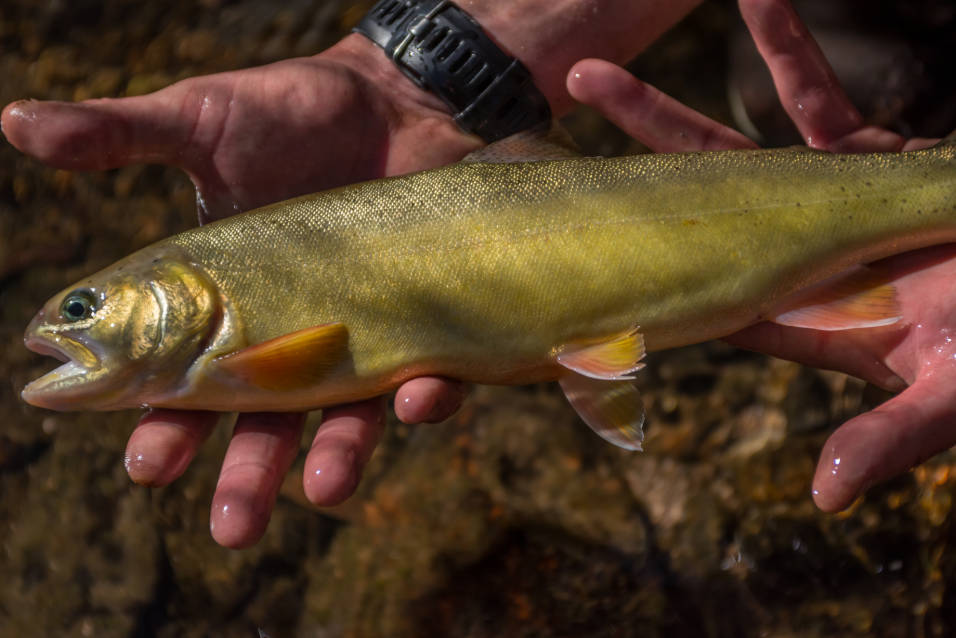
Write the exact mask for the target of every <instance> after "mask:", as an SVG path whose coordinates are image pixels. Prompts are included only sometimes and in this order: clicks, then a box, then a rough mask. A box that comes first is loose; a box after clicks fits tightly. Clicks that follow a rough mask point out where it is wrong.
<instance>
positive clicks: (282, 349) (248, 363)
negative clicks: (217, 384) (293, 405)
mask: <svg viewBox="0 0 956 638" xmlns="http://www.w3.org/2000/svg"><path fill="white" fill-rule="evenodd" d="M347 354H348V330H346V328H345V325H344V324H341V323H329V324H324V325H321V326H313V327H311V328H306V329H304V330H298V331H296V332H293V333H290V334H287V335H283V336H281V337H276V338H275V339H270V340H268V341H263V342H262V343H257V344H256V345H253V346H249V347H248V348H244V349H242V350H238V351H236V352H232V353H229V354H226V355H223V356H221V357H218V358H216V359H215V360H214V362H213V363H214V365H215V366H216V367H217V368H218V369H220V370H222V371H223V372H225V373H227V374H230V375H232V376H234V377H237V378H239V379H241V380H243V381H245V382H246V383H249V384H251V385H254V386H257V387H260V388H264V389H266V390H290V389H295V388H301V387H306V386H309V385H314V384H315V383H318V382H319V381H320V380H321V379H322V377H324V376H325V375H326V374H327V373H328V372H329V370H331V369H332V368H333V367H334V366H336V365H337V364H338V363H340V362H341V361H342V360H343V359H344V358H345V356H346V355H347Z"/></svg>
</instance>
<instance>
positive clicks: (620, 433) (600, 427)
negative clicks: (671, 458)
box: [558, 372, 644, 450]
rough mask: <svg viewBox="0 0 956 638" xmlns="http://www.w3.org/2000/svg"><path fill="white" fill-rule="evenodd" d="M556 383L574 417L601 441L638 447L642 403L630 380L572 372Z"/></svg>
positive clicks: (631, 448) (629, 447) (627, 448)
mask: <svg viewBox="0 0 956 638" xmlns="http://www.w3.org/2000/svg"><path fill="white" fill-rule="evenodd" d="M558 383H560V384H561V389H562V390H564V395H565V396H566V397H567V398H568V401H569V402H570V403H571V405H572V407H574V409H575V411H576V412H577V413H578V416H580V417H581V419H582V420H583V421H584V422H585V423H587V424H588V426H589V427H590V428H591V429H592V430H594V431H595V432H597V433H598V434H599V435H600V436H601V437H602V438H603V439H604V440H606V441H609V442H611V443H613V444H614V445H617V446H619V447H622V448H624V449H626V450H640V449H642V448H641V442H642V441H643V440H644V429H643V427H644V402H643V401H642V400H641V394H640V392H639V391H638V389H637V387H636V386H634V384H633V383H631V382H630V381H626V380H618V381H605V380H600V379H594V378H592V377H586V376H584V375H581V374H576V373H574V372H568V373H566V374H565V375H563V376H562V377H561V378H560V379H559V380H558Z"/></svg>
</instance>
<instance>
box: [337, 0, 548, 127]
mask: <svg viewBox="0 0 956 638" xmlns="http://www.w3.org/2000/svg"><path fill="white" fill-rule="evenodd" d="M353 31H355V32H356V33H361V34H362V35H364V36H365V37H367V38H368V39H370V40H371V41H372V42H374V43H375V44H377V45H378V46H380V47H382V48H383V49H384V50H385V54H386V55H387V56H388V57H389V58H391V59H392V61H393V62H395V64H396V65H398V68H399V69H401V71H402V72H403V73H404V74H405V75H406V76H408V78H409V79H411V81H412V82H414V83H415V84H416V85H418V86H419V87H421V88H423V89H426V90H429V91H431V92H433V93H435V94H436V95H437V96H438V97H439V98H441V99H442V100H443V101H444V102H445V103H446V104H447V105H448V106H449V107H451V109H452V110H453V111H454V112H455V122H456V123H457V124H458V126H460V127H461V128H462V129H464V130H465V131H468V132H469V133H474V134H476V135H478V136H479V137H481V138H483V139H484V140H485V141H486V142H494V141H495V140H499V139H501V138H503V137H507V136H509V135H512V134H514V133H517V132H519V131H523V130H525V129H528V128H532V127H533V126H536V125H538V124H542V123H547V122H549V121H550V120H551V109H550V107H549V106H548V101H547V100H546V99H545V98H544V95H542V94H541V91H539V90H538V88H537V87H536V86H535V85H534V82H533V81H532V79H531V73H530V72H529V71H528V69H526V68H525V66H524V65H523V64H521V62H519V61H518V60H516V59H515V58H511V57H509V56H508V55H507V54H505V53H504V52H503V51H502V50H501V49H499V48H498V47H497V46H496V45H495V43H494V42H492V41H491V40H490V39H489V38H488V36H487V35H485V32H484V31H482V29H481V26H480V25H479V24H478V23H477V22H475V20H474V19H473V18H472V17H471V16H469V15H468V14H467V13H465V12H464V11H462V10H461V9H460V8H458V7H457V6H455V5H454V4H452V3H451V2H448V1H447V0H379V1H378V2H376V3H375V5H374V6H373V7H372V9H371V10H370V11H369V12H368V13H367V14H366V15H365V17H363V18H362V20H361V21H360V22H359V23H358V25H356V27H355V28H354V29H353Z"/></svg>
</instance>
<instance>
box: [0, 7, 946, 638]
mask: <svg viewBox="0 0 956 638" xmlns="http://www.w3.org/2000/svg"><path fill="white" fill-rule="evenodd" d="M795 4H796V6H797V7H798V10H799V11H800V12H801V14H802V15H803V16H804V17H805V18H807V19H808V21H809V22H810V25H811V28H812V30H813V31H814V33H815V35H817V36H818V38H819V39H820V40H821V43H822V45H823V47H824V49H825V51H826V52H827V53H828V55H829V56H830V58H831V61H832V62H833V63H834V65H835V67H836V69H837V71H838V73H839V74H840V75H841V79H842V80H843V81H844V83H845V84H846V85H847V86H848V87H849V88H850V91H851V93H852V97H853V99H854V100H855V101H856V103H857V105H858V106H860V107H861V108H862V109H863V110H864V112H865V113H866V115H867V118H868V119H869V120H870V122H871V123H875V124H879V125H883V126H888V127H891V128H893V129H895V130H897V131H898V132H900V133H903V134H904V135H923V136H930V135H937V136H938V135H941V134H944V133H946V132H948V131H949V130H952V129H953V128H956V99H954V89H953V82H952V73H951V69H952V66H951V56H952V43H953V34H954V32H956V30H954V27H956V7H954V5H953V3H952V2H951V1H948V0H945V1H944V0H924V1H921V2H907V3H897V2H888V1H887V2H882V1H881V2H874V1H865V2H864V1H863V0H845V1H824V0H820V1H809V0H808V1H803V2H799V1H798V2H795ZM370 5H371V2H347V1H345V0H325V1H321V0H288V1H286V2H281V3H263V2H256V1H254V0H236V1H228V0H202V1H196V2H169V1H166V0H152V1H150V2H134V1H132V0H103V1H99V0H97V1H93V0H73V1H70V2H66V1H64V0H50V1H47V2H36V1H35V0H4V2H3V4H2V5H0V77H2V78H3V80H2V82H0V103H4V104H5V103H7V102H10V101H12V100H15V99H19V98H24V97H32V98H38V99H61V100H81V99H86V98H90V97H104V96H122V95H137V94H142V93H146V92H149V91H153V90H156V89H159V88H161V87H163V86H166V85H168V84H170V83H172V82H175V81H176V80H179V79H182V78H186V77H190V76H194V75H199V74H205V73H212V72H216V71H224V70H229V69H235V68H241V67H246V66H251V65H257V64H264V63H267V62H270V61H273V60H277V59H282V58H286V57H292V56H300V55H311V54H314V53H316V52H318V51H320V50H322V49H323V48H325V47H326V46H328V45H329V44H331V43H333V42H334V41H336V40H337V39H338V38H340V37H341V36H342V35H343V34H345V33H347V32H348V30H349V29H350V28H351V26H352V25H354V24H355V23H356V22H357V21H358V19H359V17H360V16H361V15H362V14H363V13H364V11H365V10H366V9H367V8H368V7H369V6H370ZM632 70H633V71H634V72H635V73H636V74H637V75H638V76H639V77H641V78H642V79H644V80H646V81H648V82H651V83H652V84H655V85H656V86H658V87H659V88H661V89H662V90H664V91H666V92H668V93H670V94H671V95H674V96H675V97H678V98H679V99H681V100H683V101H685V102H686V103H688V104H690V105H691V106H693V107H695V108H697V109H700V110H702V111H703V112H705V113H707V114H708V115H710V116H712V117H715V118H716V119H718V120H721V121H723V122H726V123H729V124H732V125H734V126H737V127H738V128H740V129H741V130H743V131H744V132H746V133H747V134H748V135H751V136H752V137H754V138H755V139H759V140H760V141H761V142H762V143H764V144H766V145H769V146H778V145H786V144H793V143H799V141H800V140H799V136H797V135H796V133H795V132H794V130H793V129H792V127H791V126H790V125H789V124H788V123H787V121H786V119H785V117H784V116H783V115H782V111H781V110H779V107H778V106H777V105H776V104H775V102H776V100H775V99H774V97H773V91H772V87H770V85H769V77H768V75H767V74H766V71H765V70H764V69H763V67H762V64H761V63H760V61H759V58H758V57H756V54H755V52H754V51H753V48H752V45H750V44H749V38H748V37H747V36H746V32H745V31H744V30H743V29H742V25H741V21H740V18H739V16H738V14H737V10H736V7H735V6H734V4H733V3H732V2H718V1H715V2H706V3H705V4H704V5H703V6H701V7H700V8H699V9H698V10H697V11H696V12H695V13H694V14H692V15H691V16H690V17H689V18H688V19H687V20H686V21H685V22H684V23H682V24H681V25H680V26H679V27H678V28H677V29H675V30H674V31H672V32H671V33H669V34H668V35H667V36H666V37H665V38H663V39H662V40H661V41H659V42H658V43H656V44H655V45H654V46H653V47H652V48H651V49H649V50H648V51H647V52H646V53H645V54H643V55H642V56H640V58H639V59H638V60H636V61H635V63H634V64H633V65H632ZM567 124H568V126H569V128H571V130H572V132H573V134H574V135H575V136H576V137H577V138H578V139H579V140H580V141H581V142H582V145H583V146H584V148H585V150H586V151H587V152H589V153H600V154H606V155H610V154H619V153H630V152H639V151H640V150H641V149H640V147H639V146H638V145H636V144H634V143H632V142H629V141H628V140H627V139H626V138H625V137H624V136H622V135H621V134H620V133H619V132H618V131H616V130H615V129H614V128H613V127H612V126H610V125H609V124H607V123H605V122H603V121H602V120H601V119H600V118H599V117H597V116H596V115H595V114H594V113H593V112H590V111H586V110H581V111H578V112H576V113H575V114H573V115H572V116H570V117H569V118H568V120H567ZM194 223H195V200H194V193H193V189H192V186H191V184H190V183H189V181H188V179H187V178H186V177H185V176H184V175H183V174H181V173H179V172H177V171H175V170H171V169H165V168H161V167H155V166H136V167H129V168H123V169H119V170H114V171H107V172H102V173H82V174H81V173H71V172H67V171H60V170H53V169H49V168H46V167H44V166H42V165H40V164H39V163H38V162H36V161H33V160H31V159H29V158H27V157H25V156H22V155H21V154H19V153H18V152H17V151H16V150H14V149H13V148H12V147H11V146H9V145H7V144H4V145H2V146H0V574H2V575H3V577H2V578H0V635H2V636H94V637H96V638H112V637H114V636H117V637H120V636H124V637H125V636H162V637H173V636H175V637H192V636H237V637H239V636H242V637H253V638H255V637H257V636H258V631H257V630H258V629H262V630H263V631H265V632H267V633H268V634H269V635H270V636H272V638H282V637H286V636H318V637H326V636H329V637H331V636H475V637H485V636H488V637H491V636H641V637H650V638H653V637H654V636H668V638H676V637H683V636H687V637H692V636H693V637H698V636H712V637H728V638H729V637H750V636H753V637H757V636H779V637H795V638H796V637H816V636H841V637H854V636H888V637H889V636H894V637H895V636H920V637H922V636H950V635H953V634H954V632H956V558H954V557H956V535H954V531H956V530H954V526H953V523H952V521H951V509H952V506H953V497H954V495H956V473H953V472H952V469H953V467H954V465H953V464H954V461H956V458H954V456H953V455H952V453H947V454H943V455H941V456H939V457H937V458H935V459H933V460H931V461H929V462H928V463H926V464H925V465H923V466H922V467H920V468H917V469H916V470H915V471H913V472H911V473H909V474H907V475H904V476H902V477H900V478H898V479H896V480H894V481H891V482H890V483H888V484H885V485H882V486H879V487H876V488H874V489H872V490H871V491H870V492H869V493H868V495H867V496H866V497H865V498H863V499H861V500H860V501H858V502H857V503H856V504H854V506H853V507H852V508H851V509H850V510H849V511H847V512H845V513H841V514H838V515H825V514H821V513H820V512H818V511H817V510H816V509H815V508H814V506H813V504H812V502H811V499H810V495H809V486H810V480H811V477H812V474H813V469H814V465H815V462H816V457H817V454H818V451H819V449H820V446H821V445H822V443H823V441H824V440H825V438H826V435H827V433H828V432H829V431H830V430H831V429H832V428H833V427H835V426H836V425H838V424H839V423H841V422H842V421H844V420H846V419H847V418H849V417H851V416H853V415H854V414H856V413H858V412H859V411H861V410H863V409H865V408H866V406H867V405H873V404H875V403H876V402H878V401H880V400H882V399H884V398H885V397H883V396H880V394H879V393H877V392H873V391H870V390H869V389H867V388H865V387H864V386H863V384H862V383H861V382H859V381H856V380H854V379H850V378H847V377H845V376H844V375H841V374H837V373H830V372H822V371H817V370H810V369H805V368H802V367H800V366H798V365H796V364H791V363H788V362H784V361H779V360H772V359H768V358H766V357H763V356H760V355H756V354H752V353H747V352H743V351H739V350H736V349H734V348H731V347H730V346H727V345H725V344H722V343H717V342H714V343H707V344H703V345H701V346H695V347H691V348H684V349H680V350H674V351H669V352H664V353H655V354H654V355H652V356H650V357H649V362H648V363H649V365H648V367H647V369H646V370H644V371H643V372H642V374H641V375H640V378H639V384H640V386H641V388H642V390H643V392H644V397H645V402H646V404H647V408H648V426H647V439H646V441H645V448H646V449H647V452H645V453H643V454H631V453H627V452H623V451H621V450H618V449H616V448H613V447H611V446H609V445H607V444H605V443H604V442H603V441H601V440H600V439H598V438H597V437H595V436H594V435H593V434H591V432H590V431H589V430H588V429H587V428H586V427H584V426H583V425H582V424H580V423H578V422H577V419H576V417H575V415H574V414H573V412H572V411H571V410H570V408H569V407H568V406H567V405H566V404H565V401H564V399H563V397H562V396H561V395H560V393H559V392H558V391H557V390H556V388H554V387H552V386H550V385H540V386H529V387H523V388H489V387H479V388H475V390H474V391H473V392H472V394H471V396H470V398H469V399H468V400H467V402H466V404H465V406H464V408H463V409H462V410H461V411H460V412H459V414H458V415H456V416H455V417H454V418H453V419H451V420H450V421H449V422H447V423H444V424H441V425H436V426H422V427H414V428H410V427H406V426H402V425H399V424H395V423H393V424H392V426H391V427H389V429H388V431H387V434H386V440H385V442H384V443H383V445H382V446H381V448H380V450H379V451H378V452H377V454H376V456H375V458H374V459H373V462H372V463H371V465H370V467H369V469H368V471H367V473H366V476H365V479H364V481H363V484H362V486H361V488H360V490H359V493H358V494H357V495H356V496H355V497H354V498H353V499H352V500H350V501H349V502H348V503H347V504H346V505H345V506H342V507H340V508H337V509H335V510H334V511H327V512H317V511H315V510H313V509H310V508H309V507H308V506H307V505H306V504H305V503H304V502H303V498H302V496H301V492H300V489H299V488H298V487H297V486H298V485H299V484H300V480H301V477H300V475H299V474H297V473H296V472H294V473H293V475H292V476H291V477H290V478H289V480H287V482H286V485H285V487H284V489H283V495H282V497H280V499H279V503H278V505H277V507H276V512H275V515H274V516H273V520H272V523H271V525H270V526H269V529H268V532H267V533H266V536H265V538H264V539H263V540H262V541H261V542H260V543H259V544H258V545H256V546H255V547H254V548H252V549H248V550H243V551H239V552H237V551H231V550H226V549H223V548H221V547H219V546H217V545H216V544H215V543H214V542H213V541H212V539H211V538H210V536H209V531H208V520H209V511H208V509H209V504H210V500H211V495H212V489H213V487H214V485H215V481H216V477H217V474H218V468H219V462H220V460H221V458H222V454H223V450H224V446H225V442H226V441H227V440H228V435H229V427H228V424H223V425H222V427H220V428H218V430H217V432H216V434H214V436H213V439H212V440H211V441H210V442H209V444H207V445H206V446H205V447H204V448H203V451H202V452H201V454H200V456H199V458H197V460H196V462H195V463H194V464H193V465H192V467H191V468H190V469H189V470H188V471H187V472H186V474H185V476H183V477H182V478H181V479H180V480H179V481H177V482H176V483H174V484H173V485H172V486H170V487H167V488H163V489H154V490H150V489H146V488H142V487H139V486H136V485H133V484H131V483H130V481H129V479H128V478H127V476H126V472H125V470H124V468H123V451H124V447H125V441H126V437H127V436H128V434H129V432H130V431H131V429H132V427H133V424H134V423H135V421H136V417H137V415H136V414H135V413H82V414H81V413H76V414H74V413H62V414H61V413H53V412H47V411H43V410H38V409H34V408H31V407H29V406H27V405H25V404H23V403H22V402H21V401H20V400H19V391H20V389H21V388H22V386H23V385H24V384H25V383H26V382H27V381H28V380H30V379H33V378H35V377H36V376H38V375H39V374H41V373H43V372H45V371H46V370H48V369H49V368H50V362H49V359H44V358H42V357H40V356H38V355H34V354H32V353H30V352H28V351H27V350H26V349H25V348H24V347H23V345H22V332H23V329H24V327H25V326H26V324H27V323H28V321H29V319H30V317H31V316H32V314H33V313H34V312H35V311H36V309H37V308H39V306H40V304H41V303H42V302H43V301H44V300H45V299H46V298H47V297H48V296H49V295H50V294H52V293H53V292H55V291H57V290H59V289H61V288H63V287H64V286H66V285H69V284H70V283H72V282H73V281H75V280H77V279H79V278H80V277H81V276H83V275H85V274H87V273H89V272H92V271H94V270H97V269H99V268H101V267H103V266H105V265H107V264H109V263H111V262H112V261H114V260H116V259H117V258H119V257H122V256H124V255H126V254H128V253H130V252H132V251H133V250H135V249H137V248H139V247H141V246H143V245H146V244H148V243H151V242H153V241H156V240H158V239H160V238H162V237H165V236H167V235H169V234H171V233H174V232H177V231H179V230H182V229H185V228H187V227H189V226H191V225H193V224H194ZM314 428H315V423H314V422H312V423H311V425H310V428H309V432H308V433H307V435H306V438H305V439H304V440H306V441H307V440H309V437H310V435H311V432H312V431H314Z"/></svg>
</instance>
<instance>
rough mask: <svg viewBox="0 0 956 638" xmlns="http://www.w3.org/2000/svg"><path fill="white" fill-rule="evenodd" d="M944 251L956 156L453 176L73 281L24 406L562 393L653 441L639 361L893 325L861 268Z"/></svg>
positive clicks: (252, 225)
mask: <svg viewBox="0 0 956 638" xmlns="http://www.w3.org/2000/svg"><path fill="white" fill-rule="evenodd" d="M953 240H956V146H954V144H953V142H952V141H951V140H949V141H946V142H944V143H941V144H940V145H937V146H936V147H933V148H931V149H926V150H921V151H914V152H907V153H882V154H868V155H834V154H828V153H820V152H812V151H806V150H804V151H795V150H787V149H782V150H763V151H726V152H706V153H687V154H671V155H641V156H636V157H624V158H611V159H599V158H590V159H588V158H573V159H562V160H552V161H539V162H524V163H513V164H506V163H461V164H457V165H454V166H450V167H446V168H441V169H437V170H432V171H426V172H422V173H417V174H413V175H407V176H402V177H395V178H389V179H382V180H377V181H372V182H367V183H363V184H357V185H352V186H346V187H344V188H338V189H335V190H331V191H326V192H323V193H318V194H314V195H308V196H305V197H299V198H297V199H292V200H289V201H285V202H281V203H278V204H273V205H270V206H266V207H264V208H261V209H258V210H256V211H252V212H249V213H245V214H241V215H237V216H235V217H231V218H229V219H226V220H223V221H220V222H217V223H214V224H209V225H207V226H203V227H201V228H196V229H193V230H189V231H187V232H184V233H182V234H180V235H176V236H173V237H170V238H168V239H166V240H163V241H161V242H159V243H156V244H154V245H152V246H149V247H147V248H145V249H143V250H141V251H139V252H137V253H135V254H133V255H131V256H129V257H127V258H126V259H123V260H122V261H120V262H118V263H116V264H114V265H113V266H110V267H109V268H106V269H105V270H103V271H101V272H99V273H97V274H94V275H92V276H90V277H88V278H86V279H84V280H82V281H80V282H79V283H77V284H76V285H74V286H71V287H70V288H69V289H67V290H65V291H63V292H61V293H60V294H58V295H56V296H55V297H53V298H52V299H51V300H50V301H49V302H48V303H47V304H46V305H45V306H44V308H43V309H42V310H41V311H40V312H39V314H38V315H37V316H36V317H35V318H34V320H33V321H32V323H31V324H30V326H29V328H28V330H27V336H26V345H27V347H29V348H31V349H33V350H35V351H37V352H41V353H46V354H51V355H53V356H57V357H59V358H61V359H66V360H67V362H66V363H65V364H64V365H62V366H60V367H59V368H57V369H56V370H54V371H52V372H50V373H49V374H46V375H45V376H43V377H41V378H40V379H38V380H36V381H34V382H33V383H31V384H29V385H28V386H27V387H26V388H25V389H24V391H23V398H24V399H25V400H26V401H28V402H29V403H32V404H34V405H38V406H42V407H47V408H52V409H58V410H76V409H96V410H111V409H120V408H129V407H137V406H141V405H149V406H158V407H169V408H190V409H206V410H223V411H262V410H266V411H290V410H303V409H311V408H318V407H323V406H328V405H333V404H338V403H342V402H348V401H354V400H358V399H363V398H367V397H371V396H375V395H378V394H381V393H384V392H387V391H389V390H392V389H394V388H395V387H397V386H398V385H399V384H401V383H402V382H403V381H405V380H407V379H410V378H412V377H415V376H420V375H426V374H427V375H442V376H447V377H454V378H458V379H463V380H466V381H471V382H476V383H490V384H520V383H530V382H536V381H543V380H554V379H557V380H559V381H560V383H561V385H562V387H563V389H564V391H565V393H566V394H567V396H568V398H569V399H570V401H571V403H572V405H573V406H574V407H575V408H576V409H577V411H578V413H579V414H580V415H581V416H582V418H583V419H584V420H585V421H586V422H587V423H588V424H589V425H590V426H591V427H592V428H594V429H595V430H596V431H598V433H600V434H601V435H602V436H604V437H605V438H607V439H609V440H611V441H613V442H615V443H617V444H618V445H622V446H624V447H629V448H639V447H640V441H641V438H642V433H641V426H642V423H643V408H642V405H641V401H640V395H639V394H638V391H637V390H636V388H635V387H634V385H633V384H632V383H631V382H630V381H629V379H630V378H631V377H632V373H633V372H634V371H636V370H637V369H638V368H640V367H641V365H642V364H641V362H640V360H641V358H642V356H643V354H644V349H645V347H646V348H647V349H649V350H659V349H664V348H670V347H674V346H680V345H685V344H690V343H696V342H700V341H704V340H707V339H712V338H716V337H721V336H725V335H728V334H730V333H733V332H735V331H737V330H739V329H741V328H743V327H745V326H747V325H750V324H752V323H754V322H757V321H760V320H764V319H771V320H776V321H778V322H781V323H786V324H789V325H797V326H804V327H813V328H819V329H845V328H859V327H867V326H878V325H885V324H888V323H892V322H894V321H896V320H897V319H898V318H899V316H898V307H897V304H896V299H895V291H894V289H893V287H892V285H891V284H890V285H887V284H885V283H881V282H879V281H878V278H877V277H874V274H873V273H872V272H870V271H869V270H868V269H865V268H854V267H855V266H857V265H859V264H863V263H866V262H869V261H872V260H875V259H878V258H882V257H886V256H889V255H893V254H897V253H900V252H903V251H906V250H910V249H914V248H918V247H923V246H927V245H931V244H938V243H942V242H946V241H953ZM823 280H827V281H826V282H825V283H824V284H821V285H817V286H814V284H818V282H821V281H823Z"/></svg>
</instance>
